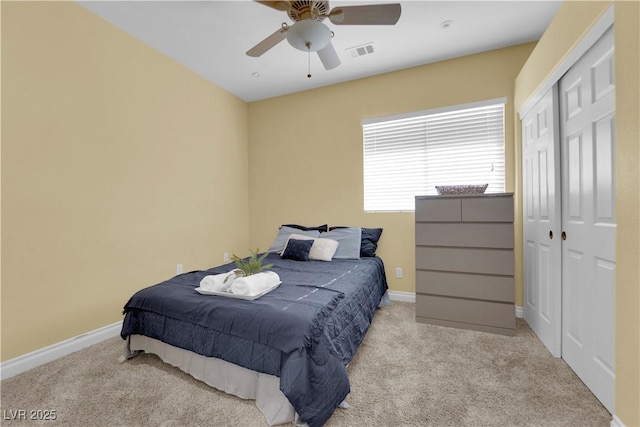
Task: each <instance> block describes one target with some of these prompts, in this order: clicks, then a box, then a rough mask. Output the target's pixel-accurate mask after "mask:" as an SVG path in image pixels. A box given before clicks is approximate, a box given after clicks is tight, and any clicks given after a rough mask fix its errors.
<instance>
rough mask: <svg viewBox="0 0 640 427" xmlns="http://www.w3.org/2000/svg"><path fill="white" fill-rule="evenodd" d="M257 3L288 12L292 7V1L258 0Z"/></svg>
mask: <svg viewBox="0 0 640 427" xmlns="http://www.w3.org/2000/svg"><path fill="white" fill-rule="evenodd" d="M257 3H260V4H263V5H265V6H267V7H270V8H273V9H276V10H281V11H283V12H288V11H289V9H291V3H290V2H288V1H257Z"/></svg>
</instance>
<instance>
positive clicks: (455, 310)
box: [416, 295, 516, 329]
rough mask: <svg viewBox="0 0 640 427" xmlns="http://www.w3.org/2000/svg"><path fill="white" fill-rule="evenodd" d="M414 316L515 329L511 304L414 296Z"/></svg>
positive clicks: (513, 309)
mask: <svg viewBox="0 0 640 427" xmlns="http://www.w3.org/2000/svg"><path fill="white" fill-rule="evenodd" d="M416 316H418V317H425V318H432V319H441V320H447V321H455V322H462V323H469V324H477V325H485V326H496V327H500V328H508V329H515V323H516V319H515V307H514V305H513V304H508V303H500V302H490V301H476V300H470V299H458V298H448V297H439V296H431V295H416Z"/></svg>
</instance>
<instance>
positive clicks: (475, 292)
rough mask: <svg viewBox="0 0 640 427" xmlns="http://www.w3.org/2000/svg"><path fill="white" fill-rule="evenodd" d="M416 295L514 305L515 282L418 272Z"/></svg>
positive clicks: (472, 275) (445, 273) (464, 275)
mask: <svg viewBox="0 0 640 427" xmlns="http://www.w3.org/2000/svg"><path fill="white" fill-rule="evenodd" d="M416 293H417V294H430V295H440V296H449V297H459V298H472V299H480V300H491V301H500V302H510V303H513V302H514V301H515V280H514V278H513V277H506V276H485V275H476V274H464V273H448V272H441V271H424V270H418V271H416Z"/></svg>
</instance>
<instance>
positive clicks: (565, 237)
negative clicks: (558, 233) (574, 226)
mask: <svg viewBox="0 0 640 427" xmlns="http://www.w3.org/2000/svg"><path fill="white" fill-rule="evenodd" d="M562 240H567V233H565V232H564V231H563V232H562Z"/></svg>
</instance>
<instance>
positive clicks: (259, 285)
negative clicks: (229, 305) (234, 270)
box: [229, 271, 280, 296]
mask: <svg viewBox="0 0 640 427" xmlns="http://www.w3.org/2000/svg"><path fill="white" fill-rule="evenodd" d="M279 283H280V276H278V273H276V272H274V271H263V272H261V273H257V274H252V275H251V276H245V277H238V278H237V279H235V280H234V281H233V283H232V284H231V288H230V289H229V291H230V292H231V293H233V294H236V295H249V296H251V295H257V294H259V293H261V292H264V291H266V290H267V289H270V288H275V287H276V286H277V285H278V284H279Z"/></svg>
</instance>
